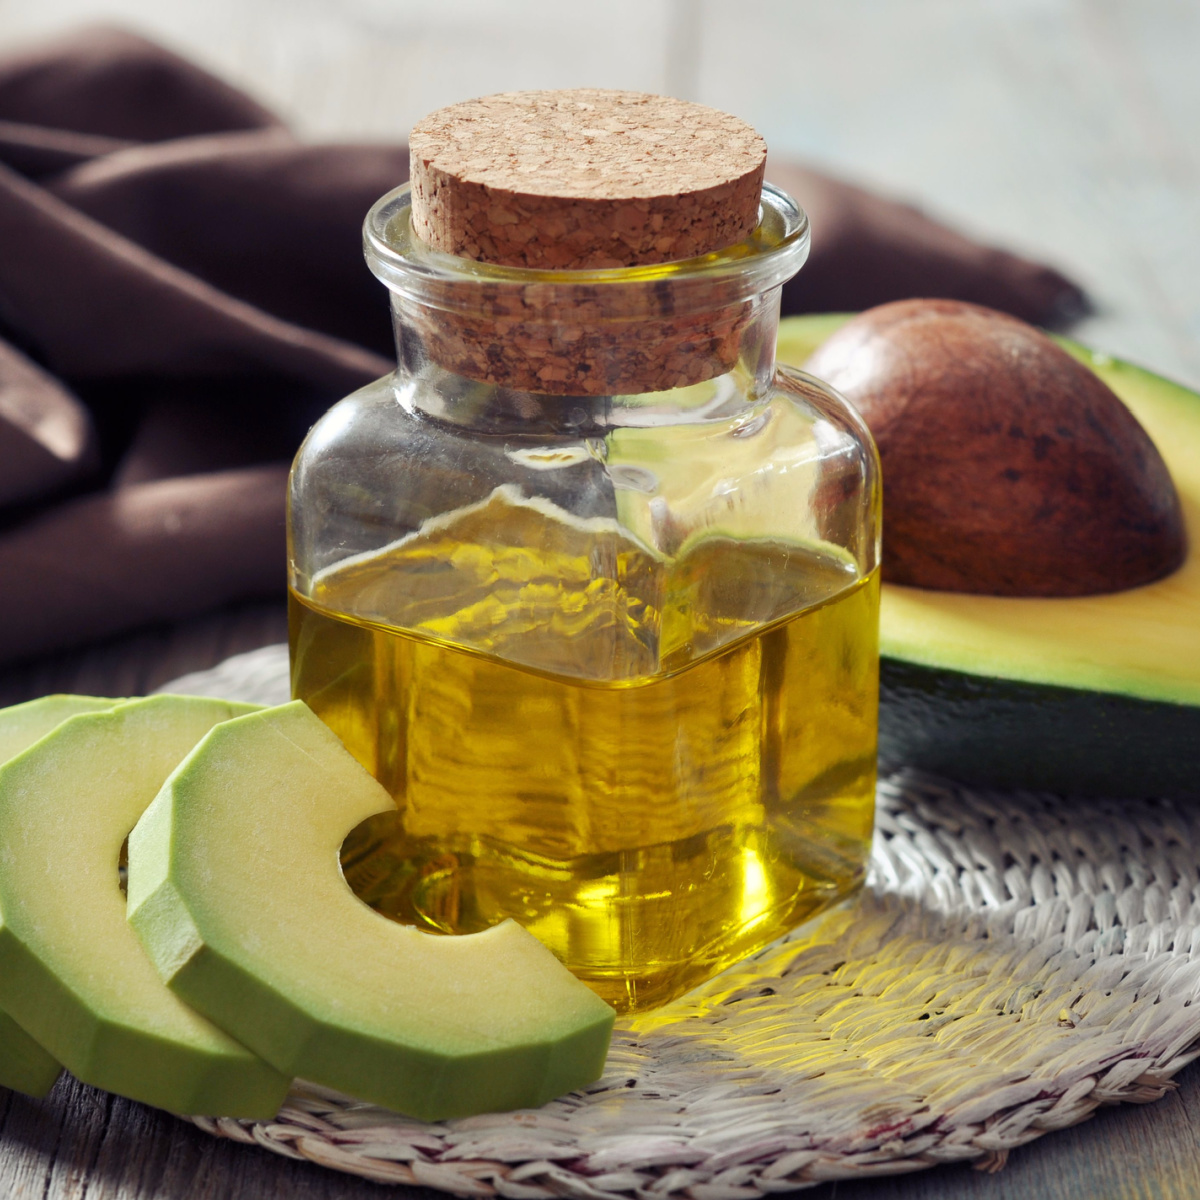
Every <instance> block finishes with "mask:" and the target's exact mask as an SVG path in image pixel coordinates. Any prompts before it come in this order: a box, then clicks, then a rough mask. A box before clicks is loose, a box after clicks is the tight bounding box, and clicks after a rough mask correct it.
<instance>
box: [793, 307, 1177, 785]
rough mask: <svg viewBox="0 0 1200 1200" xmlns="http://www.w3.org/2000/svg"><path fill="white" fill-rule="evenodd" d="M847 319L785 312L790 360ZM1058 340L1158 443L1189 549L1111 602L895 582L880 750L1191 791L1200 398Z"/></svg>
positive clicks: (994, 769) (884, 619)
mask: <svg viewBox="0 0 1200 1200" xmlns="http://www.w3.org/2000/svg"><path fill="white" fill-rule="evenodd" d="M847 320H849V316H848V315H845V314H831V315H824V316H819V317H793V318H790V319H788V320H786V321H784V322H782V324H781V328H780V338H779V356H780V358H781V360H783V361H785V362H789V363H793V364H797V365H800V364H803V362H804V361H805V360H806V359H807V358H808V356H809V355H810V354H811V353H812V351H813V350H815V349H816V347H817V346H818V345H820V343H821V342H822V341H824V340H825V338H827V337H828V336H829V335H830V334H831V333H832V332H833V331H834V330H835V329H837V328H838V327H839V326H840V325H842V324H843V323H844V322H845V321H847ZM1056 340H1057V341H1058V342H1059V344H1060V345H1062V347H1063V348H1064V349H1065V350H1066V351H1067V352H1068V353H1069V354H1071V355H1073V356H1074V357H1075V358H1076V359H1078V360H1079V361H1080V362H1082V363H1083V364H1084V365H1085V366H1087V367H1089V368H1090V369H1091V370H1092V371H1094V372H1095V373H1096V374H1097V375H1098V376H1099V377H1100V378H1101V379H1102V380H1104V382H1105V383H1107V384H1108V386H1109V387H1111V388H1112V390H1113V391H1114V392H1115V393H1116V394H1117V396H1119V397H1120V399H1121V400H1122V401H1124V403H1125V404H1126V405H1127V406H1128V407H1129V409H1130V410H1131V411H1132V412H1133V414H1134V415H1135V416H1136V417H1137V419H1138V420H1139V421H1140V422H1141V424H1142V426H1143V428H1144V429H1145V430H1146V432H1147V433H1148V434H1149V435H1150V437H1151V438H1152V439H1153V441H1154V442H1155V444H1156V445H1157V447H1158V450H1159V452H1160V453H1161V454H1162V457H1163V459H1164V460H1165V462H1166V464H1167V467H1168V469H1169V470H1170V472H1171V476H1172V478H1173V480H1174V482H1175V487H1176V489H1177V491H1178V493H1179V497H1180V500H1181V502H1182V505H1183V515H1184V522H1185V524H1186V527H1187V533H1188V553H1187V559H1186V561H1185V562H1184V564H1183V566H1182V567H1180V568H1179V570H1177V571H1176V572H1174V573H1173V574H1171V575H1169V576H1167V577H1166V578H1165V579H1160V580H1158V581H1157V582H1155V583H1151V584H1147V585H1146V586H1144V587H1139V588H1133V589H1131V590H1129V591H1125V592H1116V593H1113V594H1111V595H1107V596H1072V597H1067V598H1057V599H1041V598H1036V599H1035V598H1018V599H1013V598H1007V597H1000V596H974V595H965V594H962V593H955V592H937V591H924V590H921V589H918V588H907V587H898V586H896V585H895V584H887V583H885V584H884V586H883V594H882V602H881V610H880V652H881V653H880V705H879V749H880V754H881V756H882V757H884V758H885V759H887V760H888V761H890V762H897V763H899V762H903V763H909V764H911V765H913V766H918V767H924V768H925V769H927V770H930V771H936V772H937V773H939V774H943V775H948V776H950V777H952V778H955V779H960V780H963V781H964V782H967V783H974V784H983V785H988V786H998V787H1020V788H1036V789H1040V790H1045V791H1053V792H1064V793H1081V794H1092V795H1104V796H1148V795H1166V796H1177V797H1188V796H1197V795H1200V395H1197V394H1196V393H1194V392H1190V391H1188V390H1187V389H1186V388H1183V387H1180V386H1179V385H1178V384H1175V383H1171V382H1170V381H1169V380H1166V379H1161V378H1159V377H1158V376H1156V375H1153V374H1151V373H1150V372H1149V371H1143V370H1142V369H1140V368H1139V367H1134V366H1130V365H1129V364H1128V363H1123V362H1117V361H1115V360H1113V359H1111V358H1108V357H1107V356H1105V355H1101V354H1094V353H1092V352H1091V351H1089V350H1087V349H1085V348H1084V347H1083V346H1080V345H1078V344H1077V343H1075V342H1071V341H1068V340H1067V339H1065V338H1058V339H1056ZM885 475H886V468H885ZM886 522H887V480H886V478H885V479H884V523H885V525H886ZM885 566H886V564H885Z"/></svg>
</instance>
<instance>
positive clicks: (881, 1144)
mask: <svg viewBox="0 0 1200 1200" xmlns="http://www.w3.org/2000/svg"><path fill="white" fill-rule="evenodd" d="M163 690H164V691H165V690H171V691H186V692H192V693H197V694H206V695H221V696H226V697H229V698H233V699H245V700H257V701H261V702H267V703H274V702H280V701H282V700H286V699H287V657H286V649H285V648H284V647H282V646H270V647H267V648H265V649H263V650H258V651H255V652H253V653H251V654H243V655H239V656H238V657H237V658H233V659H230V660H228V661H227V662H225V663H223V664H221V665H220V666H219V667H216V668H214V669H213V670H212V671H206V672H200V673H197V674H194V675H189V676H186V677H185V678H184V679H181V680H176V681H174V682H173V683H172V684H170V685H168V686H167V688H164V689H163ZM1198 863H1200V810H1197V811H1193V810H1191V809H1189V808H1187V807H1186V806H1183V805H1180V806H1175V805H1172V804H1170V803H1168V802H1158V801H1144V802H1140V803H1130V802H1128V801H1122V802H1120V803H1117V802H1111V801H1104V800H1091V801H1082V800H1062V799H1058V798H1055V797H1052V796H1042V795H1032V794H999V793H986V792H980V791H969V790H967V789H965V788H962V787H959V786H957V785H954V784H949V783H946V782H944V781H941V780H937V779H934V778H930V777H928V776H922V775H918V774H915V773H912V772H908V771H902V772H899V773H897V774H895V775H892V776H891V777H890V778H888V779H886V780H884V781H883V782H882V783H881V784H880V788H879V808H878V821H877V833H876V838H875V848H874V857H873V860H872V869H871V876H870V883H869V885H868V889H867V890H866V892H865V893H864V894H863V895H862V896H861V897H860V898H858V899H857V900H855V901H853V902H850V903H847V904H845V905H843V906H841V907H840V908H838V909H835V910H834V911H832V912H830V913H828V914H826V915H825V916H823V917H821V918H818V919H817V920H815V921H813V922H811V923H810V924H809V925H808V926H806V927H805V928H804V929H803V930H800V931H797V932H795V933H793V934H792V935H791V936H790V937H788V938H786V939H784V940H783V941H782V942H778V943H776V944H775V945H773V946H771V947H768V948H767V949H766V950H763V951H761V952H760V953H758V954H756V955H755V956H753V957H752V958H750V959H748V960H747V961H745V962H743V963H741V964H739V965H738V966H737V967H734V968H732V969H731V970H729V971H727V972H725V974H723V975H721V976H720V977H719V978H717V979H715V980H712V981H711V982H710V983H708V984H706V985H704V986H702V987H700V988H698V989H697V990H695V991H693V992H691V993H689V994H688V995H687V996H685V997H683V998H681V999H679V1000H676V1001H675V1002H674V1003H672V1004H669V1005H667V1006H666V1007H665V1008H662V1009H659V1010H658V1011H656V1012H653V1013H650V1014H646V1015H644V1016H642V1017H640V1018H626V1019H623V1020H621V1021H619V1022H618V1024H617V1030H616V1033H615V1035H614V1038H613V1045H612V1051H611V1053H610V1054H609V1059H608V1068H607V1070H606V1072H605V1075H604V1078H603V1079H602V1080H600V1082H598V1083H597V1084H595V1085H594V1086H593V1087H591V1088H589V1089H587V1091H585V1092H580V1093H575V1094H573V1095H570V1096H567V1097H564V1098H563V1099H561V1100H557V1101H555V1102H554V1103H552V1104H548V1105H546V1106H545V1107H544V1108H541V1109H538V1110H536V1111H528V1110H527V1111H522V1112H515V1113H500V1114H493V1115H489V1116H482V1117H474V1118H470V1119H466V1120H457V1121H446V1122H443V1123H441V1124H434V1125H428V1124H423V1123H421V1122H418V1121H413V1120H410V1119H408V1118H406V1117H401V1116H397V1115H396V1114H394V1113H390V1112H386V1111H384V1110H382V1109H378V1108H374V1107H371V1106H369V1105H365V1104H359V1103H356V1102H355V1101H353V1100H351V1099H349V1098H347V1097H345V1096H341V1095H338V1094H336V1093H333V1092H329V1091H326V1090H324V1089H322V1088H318V1087H314V1086H311V1085H307V1084H302V1083H299V1082H298V1083H297V1085H296V1086H295V1088H294V1090H293V1092H292V1094H291V1096H290V1097H289V1098H288V1101H287V1104H286V1105H285V1107H284V1108H283V1110H282V1111H281V1112H280V1114H279V1116H278V1118H277V1119H276V1120H274V1121H260V1122H250V1121H232V1120H219V1121H214V1120H210V1119H207V1118H192V1119H193V1120H195V1123H196V1124H197V1125H199V1126H200V1127H201V1128H202V1129H205V1130H207V1131H208V1132H209V1133H213V1134H216V1135H219V1136H224V1137H230V1138H235V1139H237V1140H239V1141H242V1142H248V1143H258V1144H259V1145H261V1146H265V1147H266V1148H267V1149H269V1150H273V1151H275V1152H276V1153H279V1154H284V1155H288V1156H290V1157H293V1158H307V1159H311V1160H312V1161H314V1162H318V1163H321V1164H323V1165H325V1166H328V1167H333V1168H335V1169H337V1170H340V1171H348V1172H352V1173H354V1174H356V1175H363V1176H366V1177H368V1178H370V1179H375V1180H379V1181H380V1182H388V1183H406V1184H423V1185H427V1186H430V1187H435V1188H440V1189H443V1190H444V1191H447V1192H453V1193H456V1194H459V1195H473V1196H492V1195H497V1194H498V1195H501V1196H511V1197H515V1198H517V1200H535V1198H536V1200H541V1198H543V1197H553V1196H578V1197H583V1198H586V1200H607V1198H609V1197H614V1198H615V1197H625V1198H628V1197H630V1196H641V1197H646V1198H647V1200H649V1198H651V1197H655V1198H661V1197H670V1196H685V1197H690V1198H692V1200H744V1198H749V1197H756V1196H761V1195H763V1194H766V1193H770V1192H781V1191H788V1190H792V1189H795V1188H801V1187H805V1186H806V1185H812V1184H816V1183H819V1182H822V1181H824V1180H830V1179H847V1178H858V1177H863V1176H867V1175H882V1174H890V1173H896V1172H901V1171H911V1170H917V1169H920V1168H922V1167H926V1166H930V1165H933V1164H935V1163H939V1162H949V1161H955V1160H963V1159H975V1160H978V1161H979V1164H980V1165H982V1166H985V1167H996V1166H999V1165H1001V1164H1002V1163H1003V1162H1004V1160H1005V1158H1006V1157H1007V1154H1008V1152H1009V1151H1010V1150H1011V1149H1012V1148H1013V1147H1015V1146H1019V1145H1021V1144H1022V1143H1024V1142H1028V1141H1030V1140H1032V1139H1033V1138H1036V1137H1039V1136H1041V1134H1043V1133H1045V1132H1046V1131H1048V1130H1051V1129H1060V1128H1063V1127H1064V1126H1067V1125H1073V1124H1075V1123H1076V1122H1078V1121H1081V1120H1083V1119H1084V1118H1085V1117H1086V1116H1087V1115H1088V1114H1089V1113H1090V1112H1091V1111H1092V1110H1093V1109H1094V1108H1096V1106H1097V1105H1100V1104H1111V1103H1115V1102H1118V1101H1123V1100H1132V1101H1137V1102H1142V1101H1147V1100H1154V1099H1157V1098H1158V1097H1159V1096H1161V1095H1162V1094H1163V1092H1164V1091H1166V1090H1167V1089H1168V1088H1169V1087H1171V1086H1173V1085H1172V1084H1171V1083H1170V1079H1171V1076H1172V1075H1174V1074H1175V1072H1176V1071H1178V1070H1179V1069H1180V1068H1181V1067H1183V1066H1184V1065H1186V1064H1187V1063H1188V1062H1190V1061H1191V1060H1192V1059H1193V1058H1195V1057H1197V1055H1200V1004H1196V1003H1193V1001H1194V1000H1196V999H1197V997H1198V996H1200V880H1198V871H1197V864H1198Z"/></svg>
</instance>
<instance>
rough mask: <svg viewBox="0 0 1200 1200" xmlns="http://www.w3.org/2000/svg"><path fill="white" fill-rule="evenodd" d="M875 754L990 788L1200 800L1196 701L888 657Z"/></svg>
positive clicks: (882, 676) (1199, 710)
mask: <svg viewBox="0 0 1200 1200" xmlns="http://www.w3.org/2000/svg"><path fill="white" fill-rule="evenodd" d="M1151 747H1152V748H1153V753H1149V752H1148V751H1149V750H1150V748H1151ZM879 755H880V759H881V760H882V762H883V763H884V764H900V763H904V764H908V765H911V766H915V767H922V768H924V769H925V770H928V771H933V772H936V773H937V774H940V775H945V776H948V777H949V778H951V779H957V780H959V781H960V782H962V783H968V784H977V785H980V786H984V787H994V788H1026V789H1029V790H1033V791H1044V792H1058V793H1061V794H1064V795H1084V796H1111V797H1115V798H1124V797H1145V796H1171V797H1176V798H1195V799H1200V707H1197V706H1196V705H1191V704H1171V703H1167V702H1163V701H1157V700H1141V699H1137V698H1135V697H1132V696H1122V695H1117V694H1114V693H1110V692H1092V691H1087V690H1084V689H1079V688H1068V687H1057V686H1051V685H1045V684H1037V683H1021V682H1017V681H1014V680H1010V679H995V678H991V677H988V676H982V675H968V674H965V673H963V672H961V671H949V670H942V669H939V668H936V667H926V666H920V665H918V664H916V663H910V662H904V661H903V660H900V659H894V658H884V659H883V661H882V663H881V665H880V706H879Z"/></svg>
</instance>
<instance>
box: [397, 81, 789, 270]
mask: <svg viewBox="0 0 1200 1200" xmlns="http://www.w3.org/2000/svg"><path fill="white" fill-rule="evenodd" d="M409 151H410V154H411V178H412V222H413V231H414V233H415V234H416V236H417V237H418V238H420V239H421V240H422V241H423V242H425V243H426V244H427V245H429V246H431V247H433V248H434V249H436V250H441V251H444V252H445V253H448V254H454V255H458V256H460V257H463V258H471V259H475V260H476V261H478V262H487V263H495V264H497V265H500V266H512V267H531V268H536V269H544V270H561V269H571V270H573V269H581V268H589V267H590V268H604V267H632V266H640V265H645V264H650V263H664V262H672V261H677V260H679V259H685V258H692V257H695V256H697V255H702V254H708V253H710V252H711V251H714V250H721V249H724V248H726V247H728V246H732V245H735V244H736V243H738V242H740V241H742V240H744V239H745V238H746V237H748V236H749V235H750V234H751V233H752V232H753V230H754V227H755V225H756V224H757V221H758V207H759V197H760V194H761V192H762V183H763V172H764V169H765V166H766V158H767V147H766V143H765V142H764V141H763V139H762V138H761V137H760V136H759V135H758V134H757V133H756V132H755V131H754V129H753V128H751V126H749V125H747V124H746V123H745V122H744V121H742V120H739V119H738V118H737V117H733V116H730V115H729V114H727V113H723V112H719V111H717V110H716V109H713V108H706V107H704V106H703V105H700V104H691V103H689V102H687V101H684V100H674V99H671V98H670V97H667V96H651V95H647V94H646V93H644V92H624V91H608V90H603V89H598V88H580V89H575V90H569V91H543V92H506V93H503V94H501V95H496V96H486V97H484V98H482V99H479V100H468V101H466V102H464V103H462V104H453V105H451V106H450V107H448V108H443V109H440V110H439V111H437V112H435V113H432V114H430V115H429V116H428V117H426V118H424V120H422V121H420V122H418V123H417V125H416V126H415V127H414V128H413V131H412V134H411V137H410V139H409Z"/></svg>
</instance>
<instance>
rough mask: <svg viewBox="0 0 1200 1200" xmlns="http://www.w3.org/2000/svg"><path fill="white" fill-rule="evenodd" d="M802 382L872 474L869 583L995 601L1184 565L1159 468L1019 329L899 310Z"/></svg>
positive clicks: (1115, 404) (843, 338)
mask: <svg viewBox="0 0 1200 1200" xmlns="http://www.w3.org/2000/svg"><path fill="white" fill-rule="evenodd" d="M805 369H806V370H808V371H810V372H811V373H812V374H814V375H817V376H819V377H820V378H821V379H824V380H826V381H827V382H828V383H830V384H832V385H833V386H834V387H835V388H837V389H838V390H839V391H841V392H842V393H843V394H844V395H845V396H846V397H847V399H848V400H849V401H850V402H851V403H852V404H853V405H854V406H855V407H856V408H857V409H858V410H859V412H860V413H861V414H862V416H863V418H864V420H865V421H866V423H867V425H868V427H869V428H870V430H871V433H872V434H873V436H874V438H875V441H876V443H877V445H878V447H879V454H880V460H881V462H882V465H883V484H884V523H883V530H884V532H883V577H884V579H886V580H888V581H890V582H892V583H899V584H907V585H910V586H913V587H922V588H932V589H938V590H942V591H956V592H975V593H982V594H990V595H998V596H1085V595H1094V594H1097V593H1103V592H1115V591H1123V590H1125V589H1127V588H1133V587H1138V586H1140V585H1142V584H1146V583H1151V582H1153V581H1154V580H1156V579H1160V578H1162V577H1163V576H1164V575H1168V574H1170V573H1171V572H1172V571H1174V570H1175V569H1176V568H1178V567H1179V566H1180V565H1181V564H1182V562H1183V560H1184V557H1185V554H1186V549H1187V546H1186V537H1185V533H1184V525H1183V515H1182V511H1181V509H1180V504H1179V497H1178V495H1177V494H1176V491H1175V487H1174V484H1173V483H1172V482H1171V477H1170V474H1169V473H1168V471H1167V467H1166V464H1165V463H1164V462H1163V460H1162V457H1161V455H1160V454H1159V453H1158V450H1157V449H1156V447H1155V446H1154V443H1153V442H1152V441H1151V440H1150V438H1149V437H1148V435H1147V434H1146V432H1145V431H1144V430H1143V429H1142V427H1141V426H1140V425H1139V424H1138V422H1137V420H1136V418H1135V417H1134V416H1133V414H1132V413H1131V412H1130V411H1129V410H1128V409H1127V408H1126V407H1125V405H1124V404H1122V403H1121V401H1120V400H1119V399H1118V398H1117V396H1116V395H1115V394H1114V393H1113V392H1112V391H1111V389H1109V388H1108V386H1107V385H1106V384H1104V383H1103V382H1102V381H1101V380H1100V379H1099V378H1098V377H1097V376H1096V375H1094V374H1093V373H1092V372H1091V371H1089V370H1088V369H1087V368H1086V367H1084V366H1083V365H1082V364H1080V363H1078V362H1076V360H1075V359H1073V358H1072V357H1071V356H1070V355H1069V354H1067V353H1066V352H1065V351H1064V350H1062V349H1060V348H1059V347H1058V346H1057V345H1055V343H1054V342H1052V341H1051V340H1050V339H1049V338H1048V337H1046V336H1045V334H1043V333H1040V332H1039V331H1038V330H1036V329H1034V328H1033V327H1032V326H1029V325H1026V324H1025V323H1024V322H1022V321H1018V320H1016V319H1015V318H1012V317H1009V316H1006V315H1004V314H1002V313H998V312H993V311H992V310H990V309H986V308H981V307H979V306H977V305H974V304H966V303H963V302H960V301H953V300H902V301H898V302H896V303H894V304H885V305H881V306H880V307H878V308H873V309H870V310H868V311H867V312H865V313H862V314H860V315H859V316H858V317H856V318H854V319H853V320H851V321H849V322H848V323H847V324H846V325H844V326H843V327H842V328H841V329H839V330H838V331H837V332H836V333H835V334H834V335H833V336H832V337H830V338H829V339H828V340H827V341H826V342H825V343H824V344H823V345H822V346H821V347H820V348H819V349H818V350H817V351H816V352H815V353H814V354H813V355H812V356H811V357H810V358H809V360H808V361H807V363H806V364H805Z"/></svg>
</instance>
